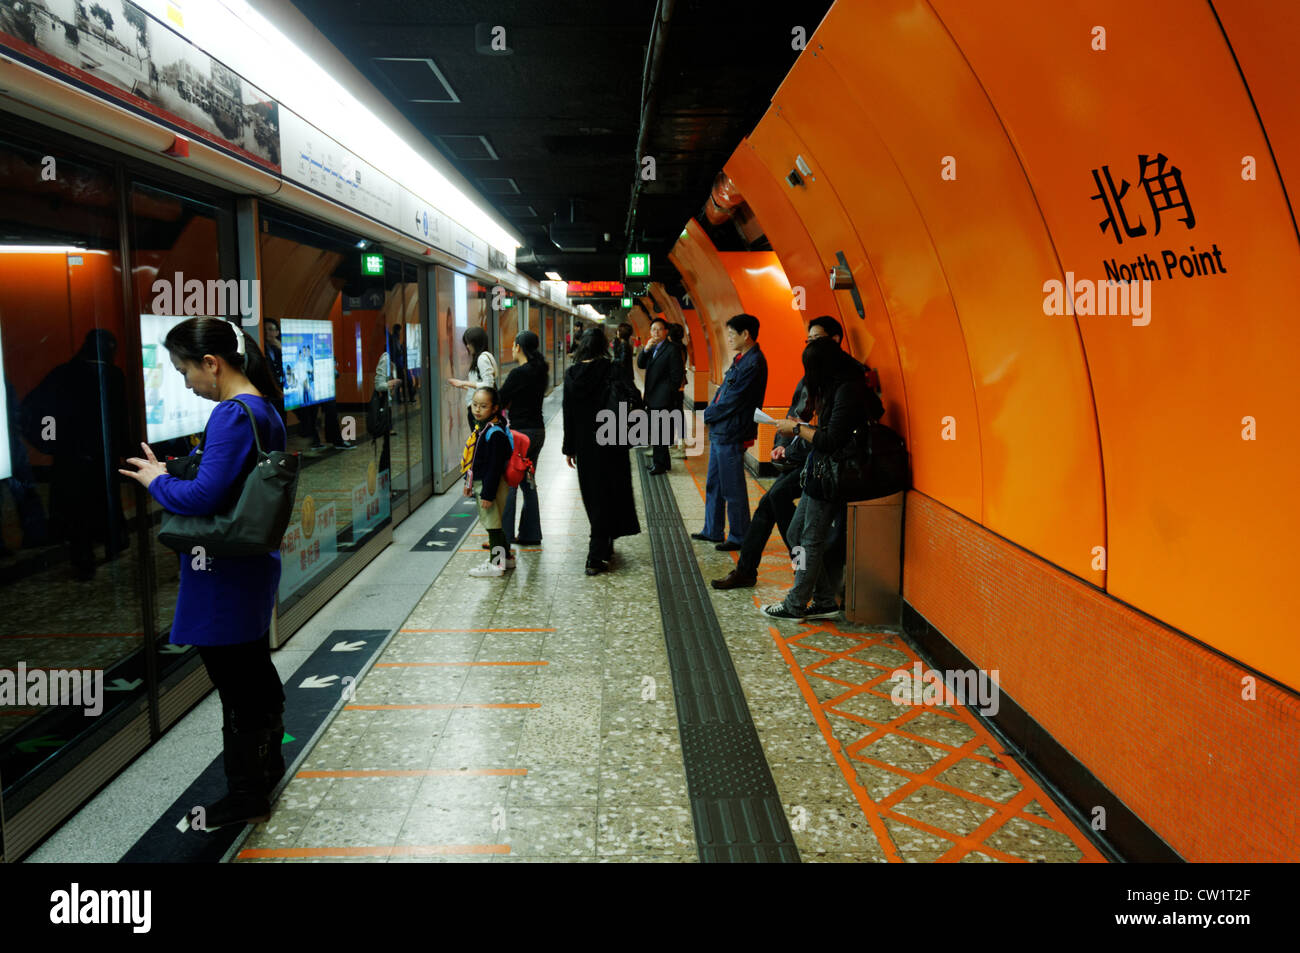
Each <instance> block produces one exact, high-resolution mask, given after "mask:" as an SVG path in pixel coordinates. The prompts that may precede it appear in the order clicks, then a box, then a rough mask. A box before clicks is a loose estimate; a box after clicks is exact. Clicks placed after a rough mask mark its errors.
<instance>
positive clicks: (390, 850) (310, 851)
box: [238, 844, 510, 860]
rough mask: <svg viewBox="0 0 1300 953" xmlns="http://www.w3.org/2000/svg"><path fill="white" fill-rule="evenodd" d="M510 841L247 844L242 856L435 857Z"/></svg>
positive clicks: (503, 849) (495, 848) (502, 847)
mask: <svg viewBox="0 0 1300 953" xmlns="http://www.w3.org/2000/svg"><path fill="white" fill-rule="evenodd" d="M508 853H510V847H509V845H507V844H421V845H418V846H412V847H395V846H394V847H247V848H245V849H244V850H241V851H240V852H239V857H238V859H239V860H261V859H263V858H271V857H433V856H439V855H444V854H508Z"/></svg>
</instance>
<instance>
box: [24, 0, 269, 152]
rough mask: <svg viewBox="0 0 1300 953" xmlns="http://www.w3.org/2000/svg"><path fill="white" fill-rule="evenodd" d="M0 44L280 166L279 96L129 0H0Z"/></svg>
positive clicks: (102, 91) (109, 95) (236, 148)
mask: <svg viewBox="0 0 1300 953" xmlns="http://www.w3.org/2000/svg"><path fill="white" fill-rule="evenodd" d="M0 45H2V46H8V47H10V48H11V49H15V50H17V51H18V52H19V53H23V54H28V55H30V52H31V51H32V50H33V49H34V50H35V51H39V52H40V53H43V54H45V55H46V56H49V57H53V58H54V59H56V60H58V61H59V62H60V63H61V64H63V65H62V67H59V72H62V73H64V74H67V75H70V76H73V77H74V78H77V79H80V78H81V77H82V76H87V75H88V76H89V77H90V78H91V80H92V81H93V82H94V83H95V85H96V86H97V87H98V91H99V92H100V94H101V95H104V96H105V97H106V98H119V99H123V100H125V101H127V102H131V103H133V104H140V103H143V104H144V108H145V109H147V110H148V111H149V112H152V113H154V114H156V115H160V116H161V117H163V118H171V119H174V120H175V121H177V122H178V124H181V125H184V126H185V127H186V128H188V129H189V130H191V131H193V132H196V133H199V134H201V135H203V137H204V138H207V139H209V140H210V141H213V142H217V143H222V144H225V145H226V146H227V147H228V148H231V149H233V150H235V151H237V152H239V153H241V154H242V155H244V156H245V157H246V158H249V159H252V160H253V161H254V162H256V163H257V164H259V165H262V166H268V167H270V168H273V169H278V168H279V166H280V107H279V104H277V103H276V102H275V100H273V99H272V98H271V97H270V96H268V95H267V94H266V93H264V92H262V90H260V89H258V88H257V87H256V86H253V85H252V84H250V83H249V82H248V81H246V80H245V79H244V78H243V77H241V76H240V75H239V74H238V73H236V72H234V71H233V70H230V69H228V68H226V67H225V66H223V65H222V64H221V63H218V62H217V61H216V60H215V59H213V58H212V57H211V56H209V55H208V54H207V53H205V52H203V51H202V50H200V49H198V48H197V47H195V46H194V45H193V44H191V43H190V42H189V41H187V40H185V39H184V38H183V37H181V36H179V35H177V34H176V33H175V32H174V31H173V30H171V29H169V28H168V27H167V26H165V25H163V24H162V23H159V22H158V21H157V20H155V19H154V18H153V17H152V16H150V15H149V14H147V13H145V11H143V10H142V9H140V8H139V7H138V6H136V5H135V4H134V3H131V2H130V0H94V2H93V3H90V2H82V0H0ZM74 70H75V71H76V72H73V71H74Z"/></svg>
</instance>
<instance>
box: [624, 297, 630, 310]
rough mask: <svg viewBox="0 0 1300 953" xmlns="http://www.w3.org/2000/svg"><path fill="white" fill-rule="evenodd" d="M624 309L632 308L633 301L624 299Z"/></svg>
mask: <svg viewBox="0 0 1300 953" xmlns="http://www.w3.org/2000/svg"><path fill="white" fill-rule="evenodd" d="M623 307H625V308H630V307H632V299H631V298H624V299H623Z"/></svg>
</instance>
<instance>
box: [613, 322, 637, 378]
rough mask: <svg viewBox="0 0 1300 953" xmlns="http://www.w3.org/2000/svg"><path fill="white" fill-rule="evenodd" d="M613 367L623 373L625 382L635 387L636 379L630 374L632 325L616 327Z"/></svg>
mask: <svg viewBox="0 0 1300 953" xmlns="http://www.w3.org/2000/svg"><path fill="white" fill-rule="evenodd" d="M613 352H614V354H613V358H614V366H615V367H617V368H618V369H619V370H620V371H622V372H623V375H624V376H625V377H626V378H627V382H628V383H629V384H631V385H632V386H634V387H635V386H636V378H635V377H634V376H633V374H632V325H630V324H620V325H619V326H618V331H617V336H616V337H615V338H614V347H613Z"/></svg>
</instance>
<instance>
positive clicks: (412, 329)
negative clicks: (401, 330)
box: [406, 321, 420, 371]
mask: <svg viewBox="0 0 1300 953" xmlns="http://www.w3.org/2000/svg"><path fill="white" fill-rule="evenodd" d="M406 369H407V370H408V371H416V370H419V369H420V322H419V321H416V322H414V323H412V324H408V325H407V326H406Z"/></svg>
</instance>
